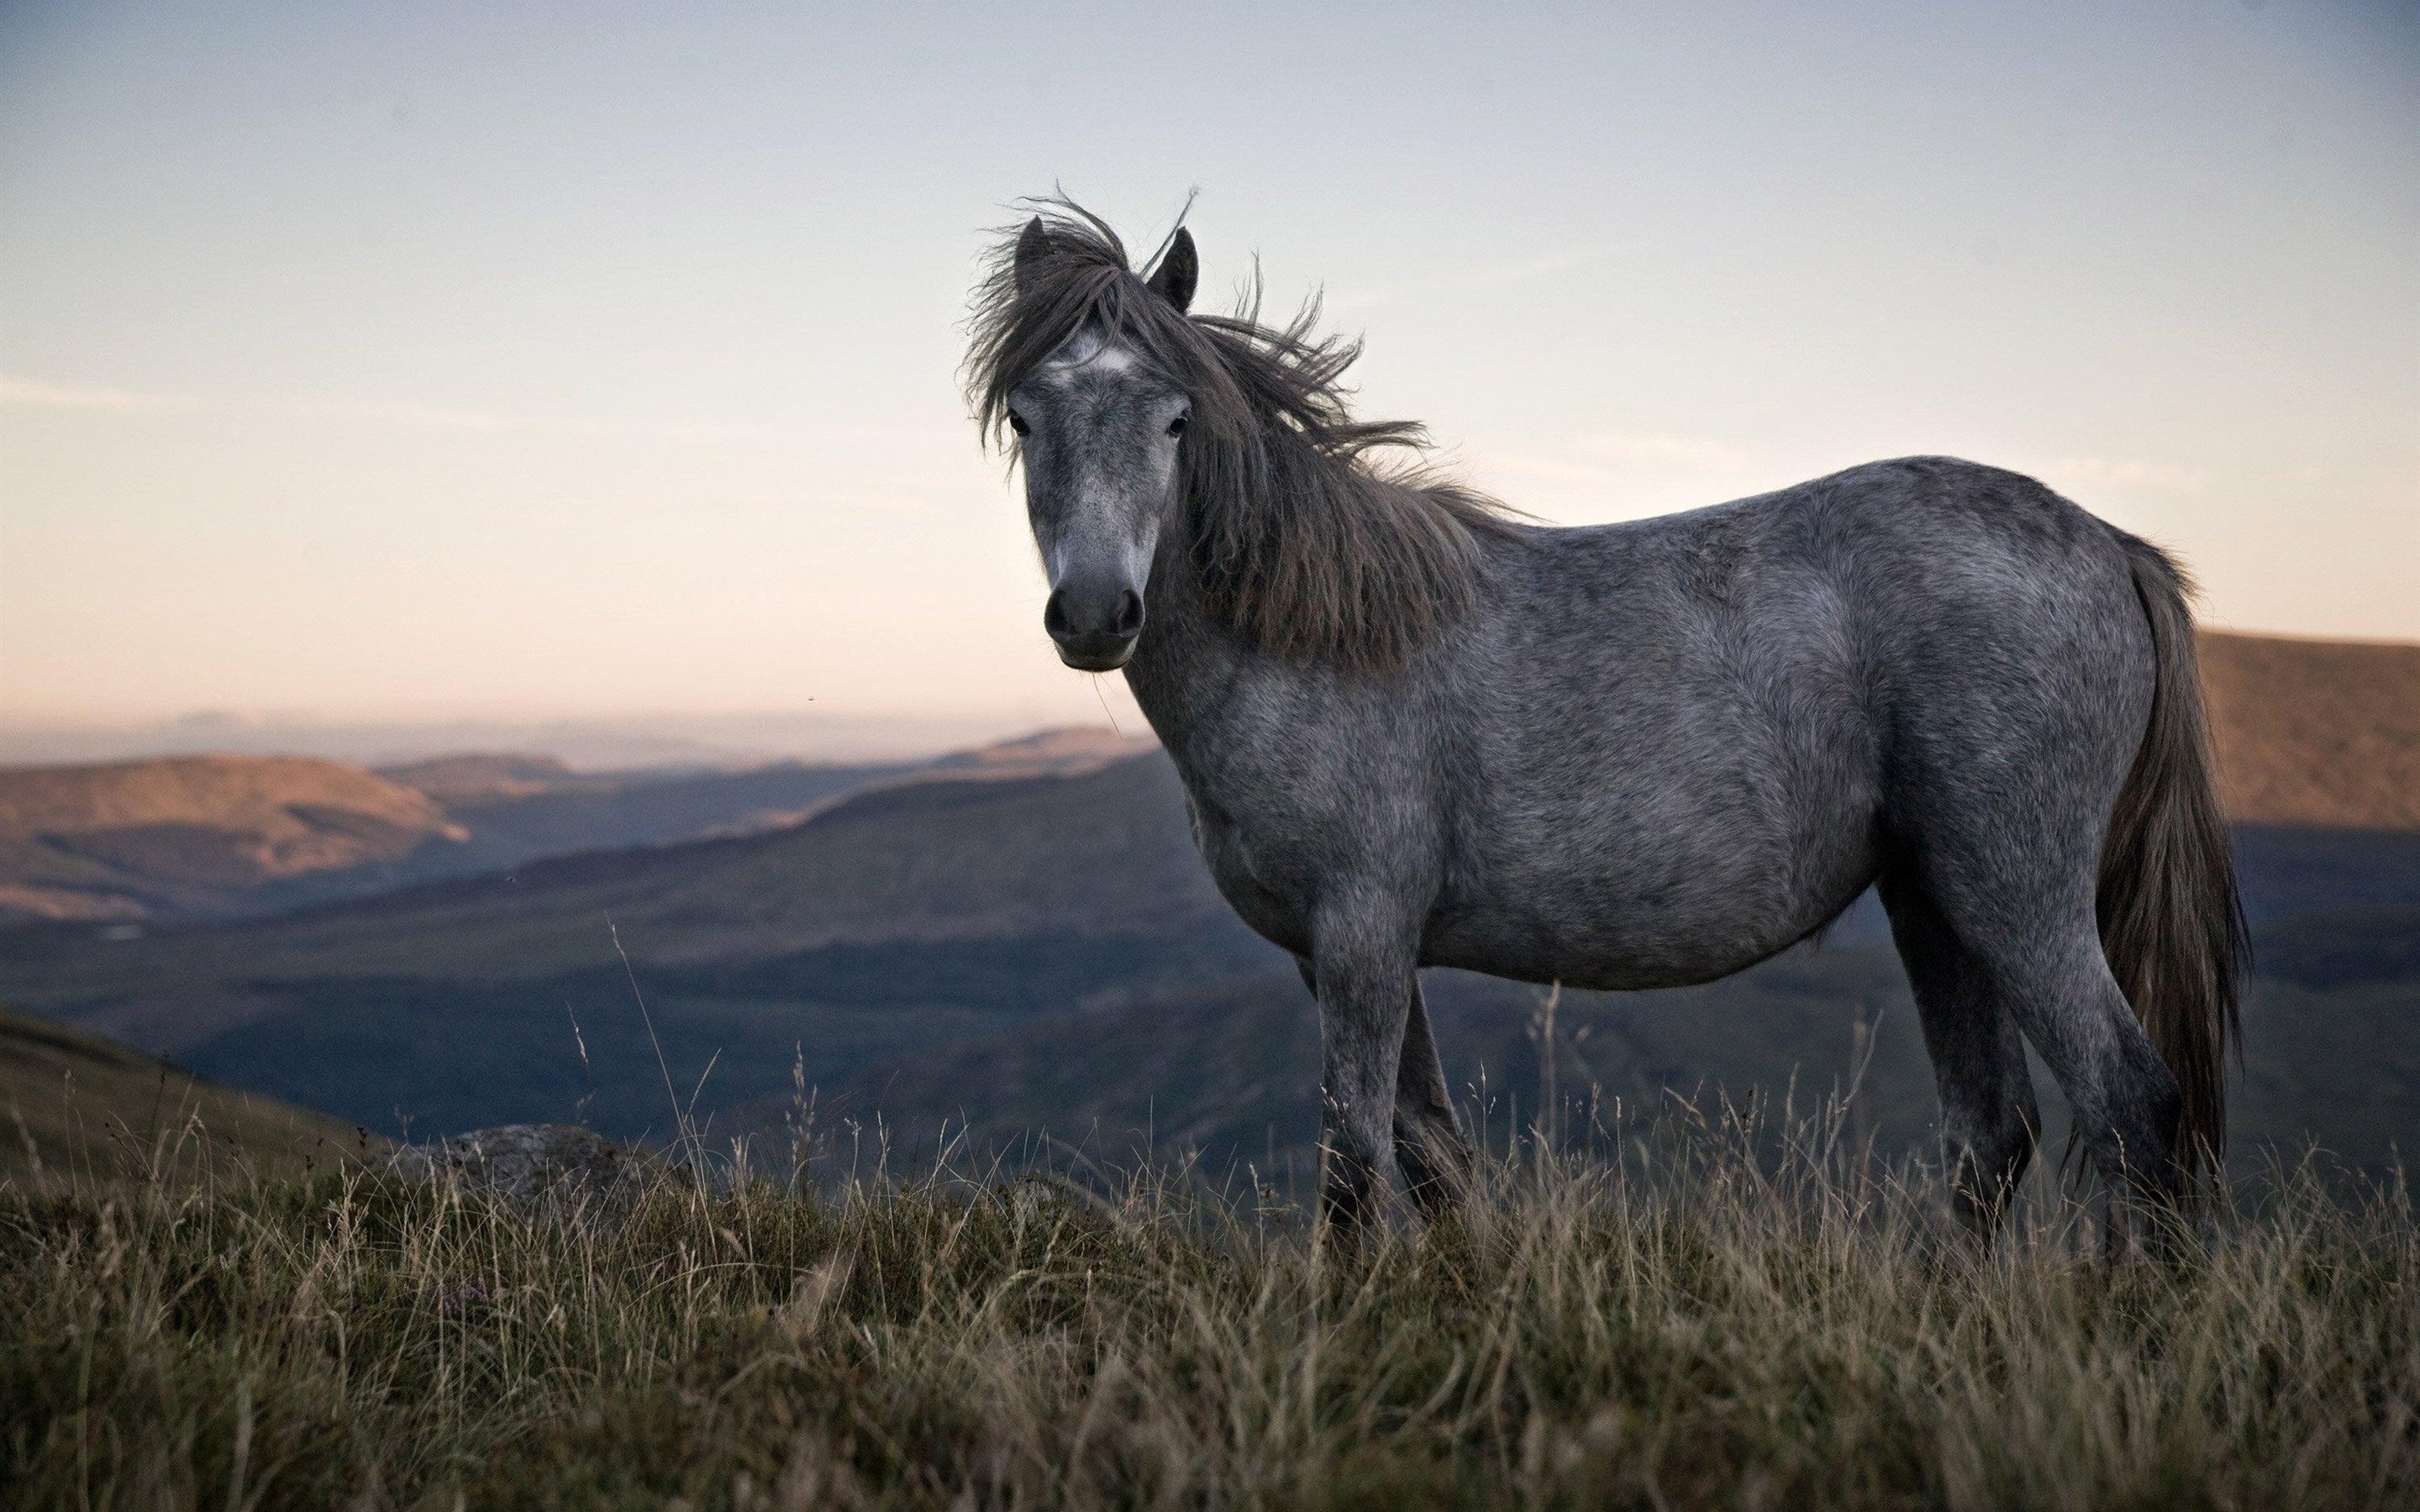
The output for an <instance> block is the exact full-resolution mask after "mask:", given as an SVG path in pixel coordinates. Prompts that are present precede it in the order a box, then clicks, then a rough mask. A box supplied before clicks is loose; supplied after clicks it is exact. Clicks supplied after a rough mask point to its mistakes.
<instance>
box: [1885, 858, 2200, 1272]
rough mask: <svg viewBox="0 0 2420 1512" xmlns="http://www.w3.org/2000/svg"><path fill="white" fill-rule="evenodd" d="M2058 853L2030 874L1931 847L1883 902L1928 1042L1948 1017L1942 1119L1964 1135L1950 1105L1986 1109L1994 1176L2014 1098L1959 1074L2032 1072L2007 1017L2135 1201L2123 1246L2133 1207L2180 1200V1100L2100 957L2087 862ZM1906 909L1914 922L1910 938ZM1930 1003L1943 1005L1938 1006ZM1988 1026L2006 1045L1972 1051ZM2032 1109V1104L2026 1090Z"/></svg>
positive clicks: (2018, 862) (2110, 1173)
mask: <svg viewBox="0 0 2420 1512" xmlns="http://www.w3.org/2000/svg"><path fill="white" fill-rule="evenodd" d="M2046 849H2048V848H2047V847H2046ZM2058 859H2059V858H2058V857H2055V856H2038V857H2037V860H2036V864H2034V865H2033V866H2030V867H2029V866H2027V865H2026V864H2025V863H2024V859H2023V858H2021V857H2020V856H2018V855H2016V854H2014V853H2013V851H2010V852H1993V851H1990V850H1980V849H1978V851H1976V852H1974V853H1971V854H1962V853H1959V852H1956V851H1948V852H1945V851H1943V850H1940V849H1935V850H1933V851H1931V853H1930V854H1929V857H1928V864H1927V866H1926V868H1925V875H1924V876H1923V877H1922V879H1921V881H1920V882H1918V883H1911V882H1910V881H1908V880H1906V879H1901V880H1900V882H1899V883H1898V884H1897V885H1896V886H1895V887H1893V888H1892V889H1891V891H1890V892H1887V893H1886V894H1885V899H1886V901H1887V900H1888V899H1889V898H1890V897H1891V896H1893V895H1894V894H1895V895H1897V896H1898V897H1899V898H1900V903H1898V905H1897V906H1895V907H1894V908H1893V912H1892V920H1891V922H1892V930H1893V932H1894V935H1895V936H1896V937H1898V938H1899V939H1900V954H1901V957H1902V959H1904V960H1905V961H1906V962H1907V965H1908V975H1909V979H1910V980H1911V982H1913V983H1915V984H1916V994H1917V1001H1918V1003H1919V1005H1922V1006H1923V1008H1924V1013H1925V1036H1926V1040H1927V1042H1928V1045H1930V1044H1931V1043H1932V1041H1933V1037H1934V1034H1935V1018H1936V1017H1941V1018H1944V1019H1945V1020H1947V1021H1948V1022H1945V1023H1944V1024H1943V1026H1942V1029H1943V1032H1944V1035H1945V1038H1944V1041H1943V1042H1944V1044H1945V1045H1946V1046H1947V1048H1948V1049H1949V1050H1950V1051H1951V1054H1950V1055H1948V1056H1947V1057H1945V1056H1944V1055H1943V1053H1942V1051H1941V1050H1940V1049H1935V1051H1934V1062H1935V1068H1936V1071H1937V1072H1938V1074H1939V1075H1940V1077H1941V1080H1942V1085H1943V1103H1944V1113H1945V1122H1946V1123H1948V1124H1949V1125H1951V1127H1952V1129H1953V1131H1954V1130H1955V1129H1956V1127H1957V1124H1958V1120H1959V1119H1962V1118H1972V1117H1974V1116H1975V1115H1974V1113H1971V1112H1970V1113H1966V1114H1961V1113H1959V1112H1956V1111H1953V1109H1952V1107H1951V1104H1952V1103H1953V1102H1955V1103H1960V1104H1961V1105H1969V1104H1971V1105H1972V1106H1973V1107H1974V1108H1975V1109H1976V1110H1978V1111H1979V1112H1980V1114H1981V1117H1980V1118H1979V1119H1976V1121H1977V1125H1978V1127H1977V1130H1976V1133H1977V1134H1978V1135H1980V1142H1979V1143H1978V1146H1977V1149H1978V1160H1979V1161H1980V1162H1981V1163H1982V1164H1981V1165H1980V1166H1979V1168H1980V1169H1982V1170H1984V1171H1986V1172H1989V1171H1991V1170H1992V1169H1993V1166H1992V1165H1991V1162H1992V1161H1993V1159H1994V1156H1993V1154H1992V1151H1993V1149H1995V1148H1998V1147H1996V1146H1995V1145H1994V1144H1993V1139H1994V1137H1995V1132H1996V1137H1997V1138H1998V1139H2000V1140H2002V1141H2006V1140H2011V1139H2013V1138H2014V1137H2015V1136H2014V1134H2013V1133H2012V1132H2010V1131H2009V1127H2008V1124H2007V1121H2006V1119H2007V1115H2006V1113H2005V1111H2003V1112H2001V1113H2000V1114H1999V1115H1998V1116H1997V1121H1996V1122H1995V1120H1994V1116H1993V1108H1994V1107H1995V1106H1996V1107H1997V1108H1999V1109H2002V1110H2005V1109H2007V1108H2009V1107H2010V1106H2011V1105H2013V1104H2011V1103H2009V1095H2008V1094H2006V1093H2002V1092H1996V1091H1994V1090H1993V1088H1995V1087H1996V1086H1997V1083H1996V1082H1995V1081H1994V1080H1993V1076H1992V1075H1979V1074H1972V1073H1970V1072H1967V1071H1965V1070H1963V1069H1962V1068H1964V1067H1966V1066H1968V1065H1970V1064H1980V1065H1996V1066H1998V1067H2000V1068H2002V1069H2003V1070H2002V1072H2000V1073H1999V1074H2005V1075H2007V1076H2008V1077H2009V1078H2010V1079H2011V1080H2014V1079H2016V1078H2019V1077H2022V1075H2023V1072H2024V1061H2023V1058H2022V1057H2021V1055H2020V1054H2019V1053H2018V1051H2017V1049H2016V1047H2015V1045H2014V1043H2013V1040H2012V1037H2010V1036H2009V1033H2008V1031H2007V1030H2006V1029H2005V1028H2003V1027H2001V1026H2000V1025H1999V1023H1998V1022H1997V1020H1998V1019H1999V1018H2005V1019H2006V1020H2007V1021H2008V1022H2009V1024H2012V1025H2013V1026H2014V1027H2015V1029H2016V1030H2017V1031H2019V1032H2021V1033H2022V1035H2023V1036H2024V1040H2025V1041H2028V1042H2030V1043H2031V1044H2032V1045H2033V1047H2034V1049H2035V1050H2037V1051H2038V1052H2040V1055H2041V1057H2042V1060H2043V1063H2044V1064H2046V1065H2047V1066H2048V1067H2049V1068H2050V1072H2051V1074H2052V1075H2053V1076H2054V1077H2055V1078H2056V1079H2057V1081H2058V1085H2059V1088H2060V1089H2061V1090H2062V1091H2064V1092H2065V1093H2066V1094H2067V1100H2068V1104H2069V1106H2070V1107H2071V1108H2072V1109H2073V1110H2074V1114H2075V1128H2076V1132H2077V1134H2078V1135H2079V1136H2080V1137H2081V1138H2082V1140H2083V1143H2084V1148H2085V1150H2086V1153H2088V1154H2089V1155H2090V1156H2091V1158H2092V1164H2093V1166H2094V1168H2095V1169H2097V1170H2098V1171H2099V1172H2100V1173H2101V1174H2102V1177H2103V1178H2104V1179H2106V1180H2109V1181H2110V1182H2111V1183H2112V1184H2113V1186H2115V1187H2116V1188H2117V1189H2118V1191H2119V1192H2120V1193H2122V1194H2124V1195H2125V1196H2126V1197H2127V1198H2128V1199H2129V1200H2128V1201H2126V1202H2120V1203H2116V1204H2113V1205H2112V1208H2111V1219H2110V1221H2111V1240H2112V1242H2113V1244H2114V1243H2118V1242H2122V1241H2123V1239H2124V1238H2125V1235H2124V1233H2123V1231H2122V1230H2123V1228H2124V1227H2126V1226H2127V1224H2128V1223H2129V1221H2130V1219H2131V1217H2132V1211H2130V1210H2131V1209H2133V1208H2140V1209H2143V1210H2147V1211H2149V1213H2150V1214H2151V1215H2152V1216H2153V1217H2154V1219H2155V1221H2156V1219H2157V1217H2158V1215H2161V1214H2164V1213H2167V1212H2170V1211H2174V1210H2175V1209H2176V1208H2177V1206H2178V1205H2179V1203H2180V1201H2181V1200H2182V1198H2183V1196H2184V1184H2183V1177H2182V1172H2181V1167H2180V1165H2178V1162H2177V1113H2178V1110H2179V1108H2180V1105H2181V1102H2182V1099H2181V1095H2180V1091H2179V1089H2178V1086H2177V1079H2176V1077H2175V1075H2174V1074H2173V1073H2171V1072H2170V1071H2169V1070H2168V1067H2167V1063H2166V1062H2165V1061H2164V1060H2162V1059H2161V1058H2160V1052H2159V1050H2158V1049H2157V1048H2156V1047H2155V1046H2154V1045H2153V1044H2152V1043H2151V1040H2150V1037H2149V1035H2148V1034H2146V1033H2145V1032H2144V1031H2143V1026H2141V1025H2140V1024H2139V1023H2137V1022H2136V1021H2135V1018H2134V1013H2133V1009H2132V1008H2131V1007H2130V1006H2129V1005H2128V1003H2127V1001H2126V995H2125V994H2124V992H2123V991H2121V990H2120V989H2119V987H2118V980H2117V979H2116V978H2115V977H2114V976H2112V975H2111V974H2110V970H2109V963H2108V961H2107V959H2106V958H2105V957H2104V956H2103V955H2102V950H2101V938H2100V932H2099V927H2098V923H2097V920H2096V919H2095V917H2094V914H2093V901H2092V891H2091V887H2092V873H2091V872H2090V870H2089V859H2088V857H2086V858H2082V859H2075V858H2068V859H2075V864H2074V865H2073V866H2072V867H2070V868H2066V869H2065V870H2066V871H2069V872H2072V873H2073V874H2072V875H2070V876H2065V877H2062V876H2061V875H2060V873H2059V872H2056V871H2054V870H2052V867H2053V863H2054V862H2055V861H2056V860H2058ZM1914 887H1920V888H1921V896H1920V898H1918V899H1911V898H1910V897H1909V893H1910V891H1911V889H1912V888H1914ZM1903 915H1904V916H1905V917H1907V918H1908V919H1909V921H1910V924H1911V925H1912V926H1913V927H1912V928H1911V929H1910V930H1909V931H1908V932H1907V933H1904V934H1902V933H1900V930H1901V925H1900V918H1901V917H1902V916H1903ZM1928 997H1930V998H1931V1002H1932V1003H1939V1004H1940V1005H1942V1006H1941V1007H1940V1008H1939V1009H1935V1008H1934V1007H1932V1006H1931V1003H1928V1002H1927V999H1928ZM1986 1023H1989V1024H1990V1028H1989V1031H1988V1032H1989V1034H1990V1036H1991V1042H1994V1043H1996V1044H1998V1045H1999V1046H2001V1047H2002V1048H2000V1049H1999V1050H1998V1051H1997V1052H1996V1053H1987V1054H1985V1055H1982V1056H1979V1057H1978V1056H1975V1055H1972V1054H1971V1053H1964V1054H1962V1053H1961V1052H1962V1051H1963V1052H1971V1051H1972V1048H1973V1046H1974V1045H1975V1044H1976V1043H1977V1042H1978V1041H1983V1040H1984V1036H1985V1034H1986V1030H1985V1028H1984V1027H1983V1026H1984V1025H1985V1024H1986ZM1969 1080H1972V1081H1973V1082H1974V1083H1975V1087H1974V1088H1972V1089H1970V1088H1967V1086H1966V1085H1965V1084H1966V1083H1967V1082H1968V1081H1969ZM2022 1105H2023V1106H2024V1107H2025V1108H2026V1109H2028V1110H2030V1107H2031V1090H2030V1088H2027V1090H2026V1093H2025V1101H2024V1103H2023V1104H2022Z"/></svg>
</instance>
